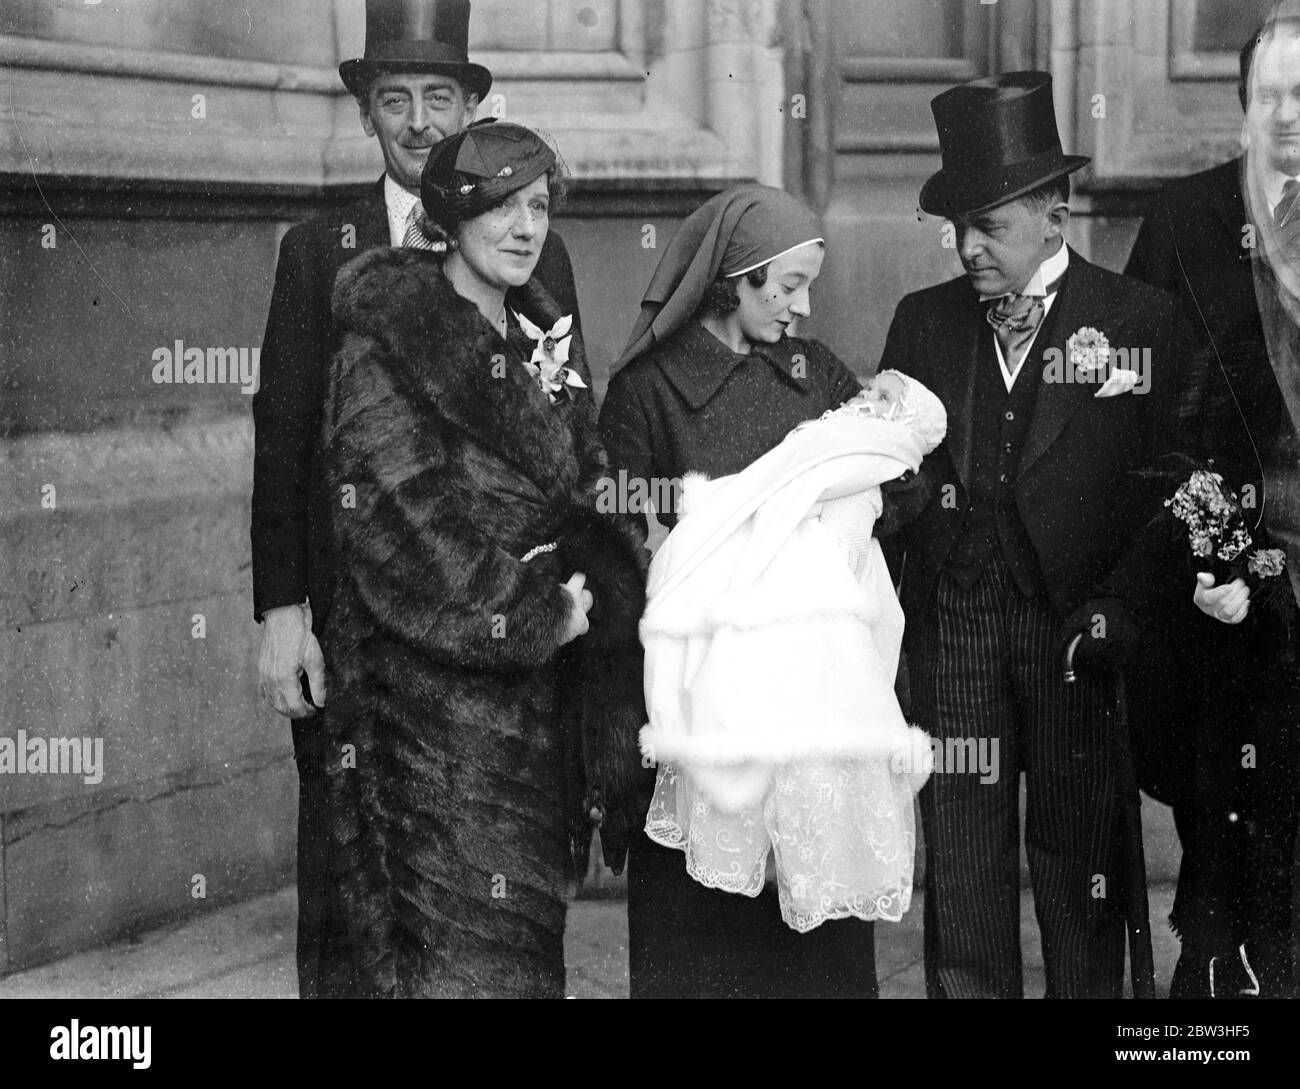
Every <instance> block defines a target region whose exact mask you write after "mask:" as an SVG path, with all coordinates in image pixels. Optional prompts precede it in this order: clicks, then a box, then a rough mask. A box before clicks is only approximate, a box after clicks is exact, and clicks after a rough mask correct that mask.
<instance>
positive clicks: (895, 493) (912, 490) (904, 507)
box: [871, 469, 934, 540]
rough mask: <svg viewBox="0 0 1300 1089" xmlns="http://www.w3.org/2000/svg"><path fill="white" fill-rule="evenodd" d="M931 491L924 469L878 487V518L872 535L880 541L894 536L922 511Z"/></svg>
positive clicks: (887, 481) (930, 484)
mask: <svg viewBox="0 0 1300 1089" xmlns="http://www.w3.org/2000/svg"><path fill="white" fill-rule="evenodd" d="M933 491H934V487H933V485H932V483H931V481H930V478H929V477H928V476H927V475H926V473H925V470H924V469H922V470H921V472H919V473H913V472H906V473H904V474H903V475H902V476H900V477H897V478H895V479H894V480H886V481H885V482H884V483H883V484H881V485H880V499H881V511H880V517H879V518H877V519H876V524H875V528H874V529H872V531H871V535H872V536H873V537H876V538H877V539H880V540H883V539H884V538H886V537H890V536H893V535H894V534H895V533H897V532H898V531H899V530H900V529H902V528H903V527H904V526H905V525H907V524H908V523H909V522H911V521H912V520H913V519H914V518H916V516H917V515H918V514H920V513H921V511H923V510H925V506H926V504H927V503H929V502H930V496H931V494H932V493H933Z"/></svg>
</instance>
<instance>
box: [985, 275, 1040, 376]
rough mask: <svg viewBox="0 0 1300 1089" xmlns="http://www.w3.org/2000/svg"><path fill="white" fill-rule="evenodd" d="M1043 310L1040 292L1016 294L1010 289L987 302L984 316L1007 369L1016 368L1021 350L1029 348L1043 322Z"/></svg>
mask: <svg viewBox="0 0 1300 1089" xmlns="http://www.w3.org/2000/svg"><path fill="white" fill-rule="evenodd" d="M1043 313H1044V309H1043V297H1042V296H1041V295H1019V294H1017V293H1016V292H1014V291H1013V292H1011V293H1010V294H1008V295H1003V296H1002V297H1001V298H1000V299H994V300H993V302H992V303H991V304H990V305H989V309H988V313H987V315H985V316H986V317H987V318H988V323H989V324H990V325H991V326H993V333H994V335H995V336H996V337H997V338H998V343H999V344H1001V345H1002V358H1003V359H1004V360H1006V364H1007V369H1008V370H1012V371H1014V370H1015V369H1016V365H1017V364H1018V363H1019V362H1020V355H1021V353H1022V352H1023V351H1024V350H1025V349H1026V348H1028V347H1029V342H1030V341H1031V340H1033V339H1034V334H1035V333H1037V332H1038V327H1039V325H1041V324H1042V322H1043Z"/></svg>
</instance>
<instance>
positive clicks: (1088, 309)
mask: <svg viewBox="0 0 1300 1089" xmlns="http://www.w3.org/2000/svg"><path fill="white" fill-rule="evenodd" d="M1101 291H1102V285H1101V282H1100V277H1099V276H1098V275H1097V270H1096V268H1095V267H1094V266H1093V265H1090V264H1089V263H1088V262H1087V261H1085V260H1084V259H1083V258H1082V257H1080V256H1079V255H1078V254H1077V253H1075V252H1073V250H1072V251H1071V252H1070V268H1069V271H1068V272H1067V273H1066V274H1065V280H1064V281H1063V282H1062V284H1061V293H1060V296H1059V297H1058V298H1057V300H1056V305H1055V306H1054V307H1053V311H1054V312H1053V314H1052V319H1053V320H1052V327H1051V330H1050V336H1049V337H1048V338H1047V343H1045V344H1042V345H1041V346H1040V345H1037V344H1036V345H1034V351H1035V354H1036V355H1037V356H1038V358H1039V360H1040V361H1045V360H1046V359H1048V358H1054V357H1055V353H1058V352H1059V353H1060V356H1059V359H1060V364H1059V366H1060V367H1061V368H1068V367H1069V362H1068V359H1067V353H1066V345H1067V344H1068V343H1069V340H1070V337H1072V336H1073V335H1074V334H1075V332H1077V331H1078V330H1079V329H1080V328H1081V327H1083V326H1085V325H1091V326H1097V325H1100V324H1102V323H1103V321H1104V312H1105V310H1106V308H1107V303H1106V300H1104V299H1102V298H1101V297H1100V292H1101ZM1104 331H1105V330H1104V329H1103V332H1104ZM1048 353H1052V356H1049V355H1048ZM1042 365H1046V364H1045V362H1044V363H1042ZM1096 392H1097V387H1096V385H1095V384H1094V383H1091V382H1069V381H1066V382H1048V381H1044V382H1042V383H1040V384H1039V387H1038V398H1037V400H1036V401H1035V402H1034V415H1033V419H1032V421H1031V423H1030V425H1029V433H1028V435H1026V436H1025V446H1024V449H1023V450H1022V451H1021V453H1020V461H1019V463H1018V465H1017V466H1016V476H1017V477H1023V476H1024V475H1025V473H1026V472H1027V471H1028V469H1029V468H1030V466H1032V465H1033V463H1034V462H1035V461H1037V460H1038V459H1039V458H1040V457H1042V455H1043V453H1044V451H1046V450H1047V448H1048V447H1049V446H1050V445H1051V444H1052V443H1053V441H1055V439H1056V437H1057V435H1059V434H1060V433H1061V431H1062V430H1064V428H1065V425H1066V423H1067V422H1069V419H1070V417H1071V416H1073V415H1074V414H1075V412H1077V411H1078V410H1079V408H1080V407H1081V406H1082V405H1083V404H1085V403H1086V402H1087V401H1089V400H1091V399H1092V397H1093V396H1094V395H1095V394H1096Z"/></svg>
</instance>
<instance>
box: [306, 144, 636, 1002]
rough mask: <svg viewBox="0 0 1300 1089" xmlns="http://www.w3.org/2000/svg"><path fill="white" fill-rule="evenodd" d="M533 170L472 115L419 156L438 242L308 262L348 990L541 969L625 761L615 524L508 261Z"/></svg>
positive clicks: (547, 325) (620, 577)
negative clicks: (327, 300) (339, 264)
mask: <svg viewBox="0 0 1300 1089" xmlns="http://www.w3.org/2000/svg"><path fill="white" fill-rule="evenodd" d="M554 177H555V155H554V153H553V152H552V150H551V149H550V148H549V146H548V145H547V144H546V143H545V142H543V141H542V140H541V139H540V138H539V137H538V136H537V135H536V134H535V133H533V132H531V131H530V130H528V129H525V128H522V127H521V126H517V125H509V124H504V123H500V124H490V125H483V124H479V125H475V126H472V127H470V128H469V129H467V130H465V132H463V133H461V134H460V135H458V136H456V137H453V138H451V139H448V140H445V141H443V142H442V143H441V144H439V145H438V146H437V147H435V148H434V150H433V151H432V152H431V153H430V155H429V159H428V162H427V164H426V166H425V171H424V176H423V179H422V185H421V197H422V201H423V204H424V208H425V211H426V214H427V216H428V221H429V222H428V223H427V225H426V232H427V233H429V234H430V236H431V238H436V239H438V240H445V244H446V251H447V252H446V257H445V259H444V258H443V256H442V255H441V254H439V253H436V252H422V251H418V250H410V249H377V250H372V251H369V252H368V253H366V254H364V255H363V256H361V257H359V258H358V259H357V260H356V261H354V262H352V263H351V264H350V265H348V266H347V267H346V268H345V269H344V270H343V271H342V272H341V273H340V275H339V278H338V282H337V284H336V286H335V292H334V316H335V320H336V322H337V323H338V326H339V329H340V331H341V334H342V339H341V347H340V350H339V352H338V354H337V356H336V358H335V360H334V362H333V366H332V370H331V374H330V384H329V393H328V397H327V400H326V404H325V416H324V422H323V434H322V456H323V464H324V466H325V471H326V472H327V474H328V477H327V479H328V480H329V483H330V487H331V489H332V493H333V494H334V495H335V496H336V497H337V499H338V505H337V506H336V507H335V508H334V511H333V516H332V534H333V538H334V550H335V554H336V556H337V557H338V584H337V588H336V597H335V604H334V607H333V609H332V611H331V613H330V617H329V620H328V623H327V626H326V630H325V639H324V641H323V642H324V651H325V657H326V663H327V668H328V670H329V675H330V676H329V692H330V705H329V708H328V712H327V715H326V722H327V726H326V728H327V729H328V730H329V731H330V738H331V743H332V744H337V746H338V750H339V758H338V761H337V763H336V765H335V766H334V767H333V769H332V772H331V781H330V784H331V785H330V790H331V814H332V822H333V828H332V836H333V858H332V861H331V870H332V873H333V875H334V879H335V880H337V881H338V882H339V883H340V886H341V896H340V899H341V902H342V904H343V912H344V914H345V916H346V923H347V926H348V929H349V931H350V933H351V935H352V939H353V942H354V946H355V948H356V950H357V963H356V964H355V965H354V975H355V979H354V990H355V993H356V994H360V995H377V996H399V997H400V996H518V997H523V996H529V997H541V996H546V997H559V996H561V995H562V994H563V988H564V955H563V938H564V918H565V903H564V899H565V891H566V884H567V882H568V881H569V880H571V879H572V878H573V877H576V876H580V875H581V873H582V872H583V870H584V869H585V863H586V851H587V845H588V844H589V843H590V839H591V830H592V822H593V821H596V822H600V821H601V820H602V818H603V822H604V824H603V831H604V833H605V834H606V836H607V837H608V838H609V839H615V838H617V832H618V824H619V822H620V820H621V819H624V815H623V810H622V799H624V798H625V797H629V796H630V791H629V789H628V788H629V787H631V786H632V785H633V784H634V782H635V778H636V776H637V774H638V773H639V771H640V758H639V755H638V754H637V751H636V733H637V730H638V728H639V727H640V726H641V725H642V724H643V723H644V721H645V719H644V709H643V702H642V696H641V665H640V647H639V644H638V641H637V631H636V625H637V621H638V619H639V618H640V615H641V610H642V607H643V604H644V585H645V552H644V549H643V544H642V541H643V533H642V531H641V530H640V528H639V527H638V526H637V525H636V524H635V522H634V521H633V520H631V519H630V518H623V517H620V516H616V515H608V514H599V513H597V510H596V496H597V493H598V491H599V481H600V480H601V478H602V477H604V476H606V475H607V472H608V469H607V465H606V460H605V455H604V453H603V450H602V448H601V445H600V442H599V439H598V437H597V431H596V425H595V414H594V407H593V404H592V399H591V394H590V391H589V390H588V389H587V387H586V384H585V382H584V381H583V379H582V375H583V373H584V371H585V367H584V360H583V356H582V349H581V344H580V343H579V342H578V338H577V336H576V335H574V334H572V333H570V332H569V324H570V323H569V319H568V317H567V316H566V315H563V314H561V313H559V312H558V309H557V308H556V306H555V304H554V302H553V301H552V300H551V299H550V297H549V296H548V295H547V294H546V293H545V291H544V290H543V289H542V288H541V287H540V286H539V285H538V284H537V283H536V281H534V280H532V279H530V275H531V273H532V270H533V267H534V266H535V264H536V262H537V256H538V254H539V253H540V251H541V247H542V243H543V241H544V240H545V236H546V231H547V225H548V215H549V202H550V198H551V187H552V182H553V179H554ZM566 334H567V335H566ZM609 846H610V845H609V843H608V842H607V844H606V850H607V851H609ZM612 861H615V862H618V861H619V860H618V859H612Z"/></svg>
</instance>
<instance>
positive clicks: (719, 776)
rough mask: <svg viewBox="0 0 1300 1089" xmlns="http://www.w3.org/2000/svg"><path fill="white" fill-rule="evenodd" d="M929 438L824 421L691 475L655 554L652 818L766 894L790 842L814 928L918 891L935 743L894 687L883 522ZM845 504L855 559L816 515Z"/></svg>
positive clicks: (786, 867) (789, 857)
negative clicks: (729, 466)
mask: <svg viewBox="0 0 1300 1089" xmlns="http://www.w3.org/2000/svg"><path fill="white" fill-rule="evenodd" d="M924 452H925V447H924V446H923V445H922V441H921V439H920V438H919V437H918V436H917V434H916V433H915V432H914V431H913V430H912V429H911V428H909V427H907V426H905V425H904V424H902V423H895V422H892V421H887V420H882V419H872V418H864V417H862V416H857V415H832V416H829V417H828V418H826V419H823V420H820V421H817V422H816V423H813V424H810V425H807V426H805V427H803V428H801V429H800V430H798V431H796V432H793V433H792V434H791V435H790V436H789V437H787V438H786V440H785V441H784V442H782V443H781V444H780V445H779V446H777V447H775V448H774V449H772V450H770V451H769V452H768V453H767V454H765V455H764V456H763V457H761V458H759V459H758V460H757V461H755V462H754V463H753V464H752V465H750V466H749V467H748V468H746V469H745V470H744V471H743V472H741V473H738V474H736V475H734V476H729V477H724V478H721V479H719V480H712V481H709V480H704V479H703V478H688V479H687V481H686V483H685V487H684V493H683V503H682V506H681V507H680V508H679V511H680V512H682V513H681V517H680V518H679V521H678V524H677V525H676V527H675V528H674V529H673V531H672V532H671V533H670V534H669V535H668V537H667V539H666V540H665V541H664V543H663V544H662V545H661V546H660V549H659V551H658V552H657V554H656V555H655V558H654V560H653V562H652V564H651V567H650V581H649V588H648V592H647V606H646V612H645V616H644V618H643V619H642V621H641V637H642V641H643V643H644V644H645V650H646V658H645V689H646V705H647V709H648V711H649V717H650V721H649V724H648V725H647V726H646V727H645V728H644V729H643V730H642V732H641V745H642V751H643V753H644V754H645V755H646V756H647V757H649V758H650V759H653V760H654V761H655V762H656V763H657V765H658V768H659V772H658V780H657V784H656V790H655V796H654V801H653V803H652V805H651V808H650V813H649V816H648V819H647V822H646V831H647V833H648V834H649V835H650V836H651V837H652V838H653V839H655V840H656V841H658V842H660V843H664V844H666V845H669V846H674V847H678V848H680V849H681V850H682V851H683V852H684V853H685V856H686V865H687V869H688V871H689V872H690V873H691V875H692V877H694V878H695V879H696V880H698V881H700V882H701V883H703V884H705V885H708V886H710V887H712V888H720V889H725V890H727V891H731V892H738V893H743V894H746V895H750V896H757V895H758V894H759V893H760V892H761V891H762V889H763V885H764V874H765V867H766V863H767V856H768V852H769V848H773V849H774V857H775V863H776V877H777V884H778V889H779V893H780V900H781V909H782V914H783V917H784V918H785V921H786V922H787V923H788V924H789V925H790V926H792V927H794V928H795V929H797V930H800V931H805V930H809V929H812V927H815V926H817V925H818V924H820V923H821V922H824V921H825V920H827V919H834V918H844V917H847V916H855V917H858V918H863V919H877V918H886V919H898V918H900V917H901V916H902V914H903V912H904V911H906V910H907V907H908V905H909V903H910V900H911V888H912V861H913V854H914V851H915V842H916V838H915V827H914V818H913V807H912V801H913V797H914V795H915V792H916V791H917V790H919V789H920V787H921V785H922V784H923V783H924V781H925V778H926V775H927V774H928V771H929V767H930V766H931V765H930V759H929V756H930V749H929V742H928V739H927V738H926V736H925V734H924V733H922V732H921V731H920V730H917V729H915V728H912V727H909V726H908V724H907V722H906V721H905V719H904V717H903V714H902V710H901V708H900V707H899V704H898V700H897V698H896V697H895V695H894V679H895V675H896V673H897V671H898V658H899V651H900V648H901V644H902V633H903V614H902V609H901V608H900V606H899V604H898V598H897V596H896V595H895V593H894V588H893V585H892V583H891V581H890V578H889V572H888V570H887V568H886V566H885V561H884V556H883V555H882V553H881V551H880V545H879V543H878V542H877V541H876V540H875V539H874V538H870V537H869V534H870V529H871V523H872V521H873V520H874V518H875V516H876V515H877V514H878V513H879V509H880V508H879V492H878V486H879V485H880V484H881V483H882V482H883V481H886V480H891V479H893V478H895V477H898V476H900V475H901V474H902V473H903V472H904V470H907V469H911V470H912V471H915V470H916V469H917V468H918V467H919V465H920V463H921V458H922V456H923V454H924ZM845 504H857V505H860V506H859V507H858V508H857V513H858V514H859V515H860V517H859V518H858V519H857V520H858V521H859V522H861V523H862V524H864V525H865V537H866V544H865V555H864V561H863V562H861V563H859V564H858V565H857V566H858V570H857V571H856V572H855V570H854V569H853V568H852V567H851V566H850V562H849V561H848V560H846V554H845V550H844V549H843V548H842V546H841V541H840V540H838V539H837V536H836V534H835V532H833V531H832V529H831V528H830V525H831V523H832V520H831V519H827V520H826V523H823V520H822V519H821V518H820V517H819V516H820V515H821V513H822V512H823V510H827V511H828V512H829V510H830V509H836V510H839V511H841V512H842V511H843V509H844V505H845ZM864 520H865V521H864ZM852 521H854V519H847V520H846V519H844V518H842V517H838V518H836V519H835V520H834V522H835V523H836V524H839V525H845V524H849V523H850V522H852Z"/></svg>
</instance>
